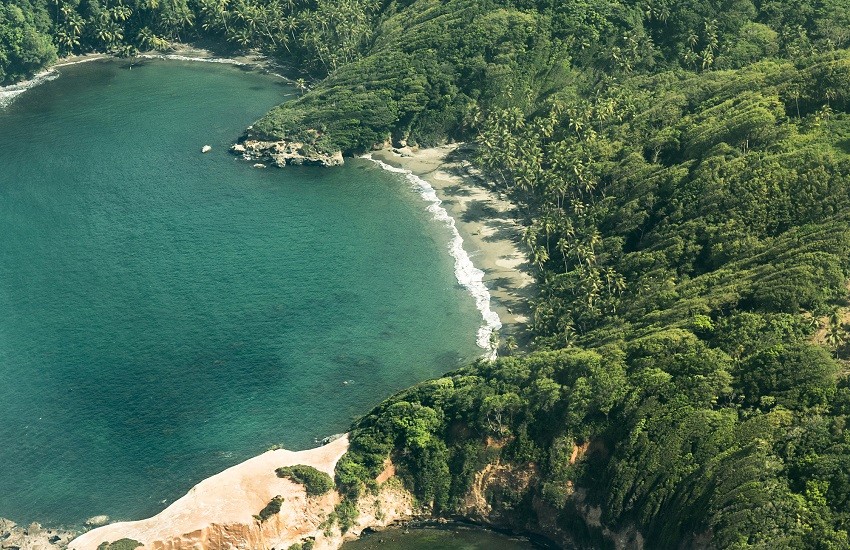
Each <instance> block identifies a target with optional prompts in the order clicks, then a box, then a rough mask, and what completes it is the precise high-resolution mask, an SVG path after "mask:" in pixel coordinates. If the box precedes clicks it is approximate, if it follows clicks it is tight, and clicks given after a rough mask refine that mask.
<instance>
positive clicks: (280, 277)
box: [0, 61, 481, 524]
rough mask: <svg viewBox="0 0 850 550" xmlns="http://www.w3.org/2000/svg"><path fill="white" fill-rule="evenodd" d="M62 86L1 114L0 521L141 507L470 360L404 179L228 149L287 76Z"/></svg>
mask: <svg viewBox="0 0 850 550" xmlns="http://www.w3.org/2000/svg"><path fill="white" fill-rule="evenodd" d="M61 72H62V76H61V77H60V78H58V79H56V80H53V81H51V82H47V83H44V84H42V85H40V86H38V87H36V88H34V89H32V90H30V91H28V92H27V93H25V94H23V95H21V96H19V97H18V98H17V99H16V100H15V101H14V102H13V103H12V104H11V105H10V106H8V107H7V108H5V109H2V110H0V516H4V517H9V518H12V519H14V520H16V521H18V522H29V521H41V522H47V523H51V524H57V523H66V524H75V523H78V522H80V521H82V520H84V519H85V518H87V517H89V516H92V515H95V514H108V515H110V516H111V517H112V518H113V519H138V518H142V517H146V516H149V515H151V514H153V513H156V512H158V511H159V510H161V509H162V508H163V507H164V506H165V505H166V504H167V503H169V502H171V501H173V500H174V499H176V498H178V497H179V496H180V495H182V494H183V493H185V491H186V490H187V489H189V488H190V487H191V486H192V485H194V484H195V483H197V482H198V481H200V480H201V479H202V478H204V477H206V476H208V475H210V474H212V473H215V472H217V471H220V470H221V469H223V468H225V467H227V466H230V465H232V464H235V463H237V462H239V461H241V460H244V459H245V458H248V457H250V456H252V455H254V454H257V453H258V452H261V451H264V450H265V449H267V448H268V447H270V446H272V445H274V444H283V445H284V446H286V447H287V448H292V449H301V448H306V447H310V446H312V445H313V441H314V438H316V437H322V436H325V435H328V434H332V433H335V432H340V431H344V430H345V429H346V428H347V426H348V425H349V423H350V421H351V420H352V419H353V418H354V417H356V416H358V415H361V414H364V413H366V412H367V411H368V410H369V409H370V408H371V407H372V406H374V405H375V404H377V403H378V402H379V401H380V400H381V399H382V398H384V397H386V396H388V395H390V394H391V393H392V392H394V391H396V390H398V389H401V388H404V387H406V386H408V385H411V384H413V383H416V382H418V381H421V380H424V379H426V378H429V377H432V376H435V375H438V374H440V373H442V372H445V371H447V370H450V369H452V368H455V367H456V366H458V365H459V364H461V363H464V362H466V361H468V360H469V359H471V358H473V357H475V356H477V355H478V354H480V353H481V350H480V349H479V348H477V347H476V345H475V333H476V330H477V328H478V326H479V325H480V323H481V317H480V315H479V313H478V312H477V311H476V309H475V304H474V302H473V299H472V298H471V297H470V296H469V295H468V294H467V293H466V292H465V291H464V290H463V289H462V288H461V287H460V286H459V285H458V284H457V282H456V281H455V279H454V275H453V271H452V270H453V259H452V258H451V257H450V256H449V255H448V253H447V251H446V246H447V244H448V241H449V237H450V236H449V234H448V231H447V230H446V229H445V228H444V227H443V226H441V225H440V224H437V223H435V222H434V221H433V220H432V219H431V215H430V214H429V213H428V212H427V211H425V208H424V204H423V202H422V200H421V199H420V197H419V196H418V195H417V194H416V193H415V192H413V190H411V189H410V188H409V186H408V184H407V183H406V182H405V181H404V180H403V179H402V178H400V177H398V176H396V175H392V174H388V173H386V172H383V171H381V170H380V169H378V168H377V167H376V166H374V165H372V164H371V163H368V162H367V161H361V160H351V161H348V162H347V164H346V166H345V167H343V168H340V169H315V168H313V169H311V168H304V169H300V168H286V169H283V170H280V169H272V168H269V169H265V170H263V169H254V168H252V167H251V166H250V164H247V163H245V162H243V161H240V160H237V159H235V158H234V157H232V156H230V155H229V154H228V153H227V152H226V150H227V147H228V146H229V145H230V143H232V142H233V141H234V140H235V139H236V138H237V137H238V135H239V134H240V133H241V131H242V129H243V128H244V127H245V126H247V125H248V124H250V123H251V122H252V121H253V120H255V119H256V118H258V117H259V116H260V115H261V114H263V113H264V112H265V111H266V110H267V109H268V108H270V107H271V106H273V105H275V104H277V103H279V102H280V101H283V100H284V99H285V97H286V95H287V94H290V93H291V92H292V90H291V89H290V88H288V87H286V86H285V85H283V84H282V83H281V82H280V81H278V80H275V79H273V78H271V77H267V76H263V75H260V74H256V73H252V72H247V71H245V70H242V69H240V68H237V67H233V66H226V65H212V64H201V63H195V64H192V63H183V62H174V61H160V62H149V63H146V64H144V65H143V66H135V67H133V69H132V70H128V68H127V64H126V63H120V62H95V63H88V64H84V65H78V66H73V67H68V68H64V69H62V70H61ZM204 144H210V145H212V147H213V150H212V152H210V153H209V154H206V155H203V154H201V153H200V149H201V147H202V146H203V145H204Z"/></svg>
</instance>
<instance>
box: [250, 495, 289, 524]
mask: <svg viewBox="0 0 850 550" xmlns="http://www.w3.org/2000/svg"><path fill="white" fill-rule="evenodd" d="M283 501H284V498H283V497H282V496H280V495H277V496H276V497H274V498H273V499H271V501H269V503H268V504H266V506H265V508H263V509H262V510H260V513H259V514H256V515H254V519H256V520H257V521H261V522H262V521H266V520H267V519H269V518H270V517H272V516H274V515H277V514H278V512H280V505H281V504H283Z"/></svg>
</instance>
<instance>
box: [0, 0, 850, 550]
mask: <svg viewBox="0 0 850 550" xmlns="http://www.w3.org/2000/svg"><path fill="white" fill-rule="evenodd" d="M199 36H212V37H216V38H219V39H222V40H225V41H228V42H231V43H233V44H236V45H240V46H249V45H250V46H255V47H258V48H261V49H263V50H264V51H266V52H269V53H271V54H275V55H284V56H286V58H287V59H288V60H290V61H291V62H292V63H293V64H294V65H297V66H298V67H299V68H300V70H301V71H303V77H304V79H305V82H304V83H303V84H302V88H303V91H304V93H303V95H302V96H301V97H300V98H298V99H297V100H295V101H292V102H290V103H287V104H285V105H283V106H281V107H279V108H277V109H275V110H273V111H272V112H271V113H270V114H269V115H268V116H266V117H264V118H263V119H262V120H260V121H258V122H257V123H256V124H255V125H254V129H253V131H254V133H255V134H259V135H267V136H271V137H294V138H298V139H300V140H307V141H310V142H311V143H312V144H313V145H314V146H315V147H317V148H320V149H325V150H334V149H342V150H345V151H347V152H356V151H361V150H365V149H367V148H369V147H371V146H372V145H373V144H375V143H381V142H384V141H386V140H388V139H391V140H394V141H396V142H399V141H406V142H408V143H412V144H413V143H416V144H432V143H436V142H439V141H442V140H445V139H451V138H455V139H474V140H475V141H476V142H477V143H478V156H477V159H476V161H477V164H478V165H479V166H480V167H481V168H482V169H484V170H485V171H486V173H487V174H488V176H490V178H491V180H492V181H494V182H496V184H497V185H498V186H499V187H500V189H501V190H503V191H504V192H506V193H508V194H509V195H510V196H511V197H512V199H513V200H514V201H515V202H516V203H517V204H518V205H519V207H520V211H521V212H522V215H523V217H524V218H525V221H526V222H527V226H528V230H527V232H526V236H525V242H526V244H527V246H528V249H529V253H530V256H531V258H532V260H533V264H534V268H535V270H536V273H537V277H538V280H539V283H540V284H539V286H540V289H541V292H540V296H539V298H537V299H536V300H535V301H534V303H533V310H534V316H533V327H532V331H533V341H532V344H531V350H529V353H528V354H527V355H524V356H517V357H503V358H502V359H500V360H498V361H497V362H495V363H487V362H479V363H476V364H474V365H471V366H469V367H467V368H465V369H462V370H460V371H458V372H456V373H452V374H450V375H447V376H445V377H443V378H441V379H439V380H435V381H431V382H426V383H423V384H420V385H418V386H416V387H414V388H411V389H410V390H407V391H405V392H402V393H401V394H399V395H397V396H395V397H393V398H392V399H390V400H388V401H387V402H385V403H383V404H381V405H380V406H379V407H377V408H376V409H375V410H374V411H372V412H371V413H370V414H369V415H367V416H366V417H364V418H363V419H361V420H360V421H359V422H358V423H357V424H356V425H355V428H354V430H353V433H352V450H351V451H350V452H349V453H348V454H347V455H346V456H345V457H344V458H343V460H342V461H341V462H340V464H339V465H338V468H337V483H338V486H339V487H341V488H342V490H343V491H344V492H345V494H346V495H348V496H349V497H352V498H351V499H349V500H346V501H345V502H344V503H343V504H342V505H341V506H340V508H339V509H338V510H337V512H335V514H334V518H335V521H339V522H340V523H341V524H343V525H345V526H347V525H349V524H350V522H351V521H352V517H353V514H354V513H355V511H354V510H353V507H352V505H351V502H352V499H353V497H357V496H358V495H361V494H363V492H364V491H366V490H368V489H369V488H370V487H371V485H372V482H370V480H371V479H374V477H375V476H376V475H377V474H378V473H379V472H380V471H381V470H382V469H383V467H384V465H385V460H386V458H387V457H392V459H393V461H394V462H395V464H396V465H397V467H398V472H399V475H400V476H401V477H402V479H403V480H404V481H405V483H406V484H407V486H408V487H409V488H410V489H411V490H412V491H413V492H414V494H415V495H416V496H417V498H418V499H419V500H420V502H421V503H422V504H423V505H426V506H428V507H430V508H431V509H432V510H433V511H434V512H435V513H437V514H445V515H451V514H454V513H462V512H463V510H464V506H466V503H465V496H466V495H467V493H468V492H469V490H470V488H471V487H472V482H473V479H474V477H475V475H476V472H478V471H480V470H481V469H482V468H483V467H485V466H486V465H488V464H493V463H496V462H498V463H500V464H501V465H502V466H507V467H510V468H512V469H513V470H514V471H515V472H518V473H517V478H516V479H517V480H520V481H521V480H524V482H522V483H520V482H517V483H515V484H506V485H504V486H502V487H501V488H499V489H494V491H496V492H493V493H490V494H488V495H486V497H487V498H488V499H489V500H490V501H491V502H492V503H494V504H495V505H496V508H497V509H499V510H501V511H502V512H503V513H504V514H503V516H502V517H501V519H500V521H502V522H503V523H505V524H509V525H513V526H515V527H519V528H526V527H531V528H537V529H544V530H547V531H548V532H551V533H555V532H558V533H562V534H563V533H568V534H569V535H564V538H563V540H566V539H567V538H569V539H571V540H572V542H573V543H574V544H576V545H579V546H585V547H594V548H595V547H600V546H605V545H608V544H610V538H606V535H605V533H606V532H607V533H610V532H621V533H623V532H635V531H639V532H640V533H641V535H642V537H643V538H644V540H645V543H646V547H648V548H679V547H696V546H708V547H720V548H748V547H755V548H824V549H827V548H846V547H850V538H848V533H847V530H848V525H850V458H848V457H850V430H848V426H847V418H848V414H850V380H848V377H847V373H848V370H847V362H846V360H847V358H848V353H849V352H850V349H848V343H847V332H846V329H845V325H846V323H847V321H848V319H850V302H848V287H847V281H848V275H850V96H848V94H850V91H848V90H850V52H848V50H847V49H846V48H847V47H848V46H850V4H848V3H847V2H846V1H843V0H804V1H803V2H790V1H785V0H758V1H756V0H642V1H636V0H559V1H554V0H514V1H508V0H477V1H473V0H447V1H438V0H394V1H392V0H384V1H379V0H372V1H368V0H345V1H330V0H314V1H309V2H303V1H298V0H229V1H228V0H220V1H218V0H133V1H124V2H121V1H119V0H82V1H77V0H71V1H68V0H59V1H57V2H52V1H51V2H48V1H46V0H8V1H6V2H4V3H3V5H2V6H0V81H11V80H14V79H17V78H20V77H21V76H22V75H25V74H30V73H32V72H33V71H35V70H37V69H38V68H39V67H41V66H43V65H44V64H45V63H49V62H50V61H51V60H52V59H53V58H54V57H55V56H56V54H57V53H59V54H65V53H69V52H83V51H90V50H94V49H98V50H112V51H117V52H119V53H132V52H133V48H150V47H162V46H163V45H164V43H165V42H166V41H167V40H172V39H184V40H185V39H189V38H194V37H199ZM306 80H312V81H313V83H312V84H311V86H309V87H308V86H307V84H306ZM308 88H309V89H308ZM523 472H524V473H525V474H527V475H523V474H522V473H523ZM589 507H590V508H593V507H598V508H599V509H600V510H601V515H600V518H599V525H598V526H594V525H593V524H592V522H588V521H587V517H588V509H589ZM553 518H554V519H553ZM544 524H545V525H544ZM559 536H560V535H559Z"/></svg>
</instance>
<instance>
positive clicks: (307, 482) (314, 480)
mask: <svg viewBox="0 0 850 550" xmlns="http://www.w3.org/2000/svg"><path fill="white" fill-rule="evenodd" d="M275 473H276V474H277V477H286V478H289V479H291V480H292V481H294V482H295V483H300V484H302V485H303V486H304V489H306V491H307V496H311V497H317V496H322V495H324V494H325V493H327V492H328V491H330V490H331V489H333V488H334V482H333V479H331V476H329V475H328V474H326V473H325V472H320V471H319V470H317V469H315V468H313V467H312V466H307V465H305V464H296V465H295V466H284V467H282V468H278V469H277V470H275Z"/></svg>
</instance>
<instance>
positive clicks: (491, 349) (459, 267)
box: [361, 153, 502, 360]
mask: <svg viewBox="0 0 850 550" xmlns="http://www.w3.org/2000/svg"><path fill="white" fill-rule="evenodd" d="M361 158H364V159H366V160H371V161H372V162H374V163H375V164H377V165H378V166H380V167H381V168H382V169H384V170H386V171H387V172H392V173H394V174H402V175H403V176H404V178H405V179H406V180H407V181H408V182H410V184H411V185H412V186H413V188H414V189H415V190H416V191H417V192H418V193H419V195H420V196H421V197H422V199H424V200H425V202H428V203H430V204H429V205H428V211H429V212H431V213H432V214H433V215H434V219H435V220H437V221H439V222H442V223H443V224H444V225H445V226H446V227H448V228H449V230H450V231H451V235H452V239H451V242H450V243H449V254H451V255H452V258H454V260H455V278H456V279H457V282H458V283H460V285H461V286H463V287H464V288H465V289H466V290H467V291H468V292H469V293H470V294H471V295H472V297H473V298H474V299H475V306H476V307H477V308H478V311H479V312H481V317H482V318H483V319H484V323H483V324H482V325H481V326H480V327H479V328H478V335H477V338H476V343H477V344H478V347H480V348H482V349H484V350H485V353H484V357H485V358H487V359H490V360H493V359H495V358H496V356H497V354H498V350H497V349H496V347H495V346H494V345H493V342H492V340H491V335H492V334H493V333H495V332H496V331H498V330H499V329H500V328H502V321H501V319H499V314H498V313H496V312H495V311H493V310H492V309H491V308H490V291H489V290H487V286H486V285H485V284H484V272H483V271H481V270H480V269H478V268H477V267H475V265H473V263H472V259H471V258H470V257H469V254H467V253H466V250H464V249H463V237H461V236H460V232H459V231H458V230H457V225H456V223H455V219H454V218H452V217H451V216H450V215H449V213H448V212H447V211H446V209H445V208H443V207H442V203H443V201H441V200H440V198H439V197H438V196H437V192H436V191H435V190H434V187H433V186H432V185H431V184H430V183H428V182H427V181H425V180H424V179H422V178H420V177H419V176H417V175H416V174H414V173H413V172H411V171H410V170H406V169H404V168H396V167H395V166H390V165H389V164H387V163H386V162H383V161H380V160H378V159H375V158H372V154H371V153H367V154H365V155H363V156H362V157H361Z"/></svg>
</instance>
